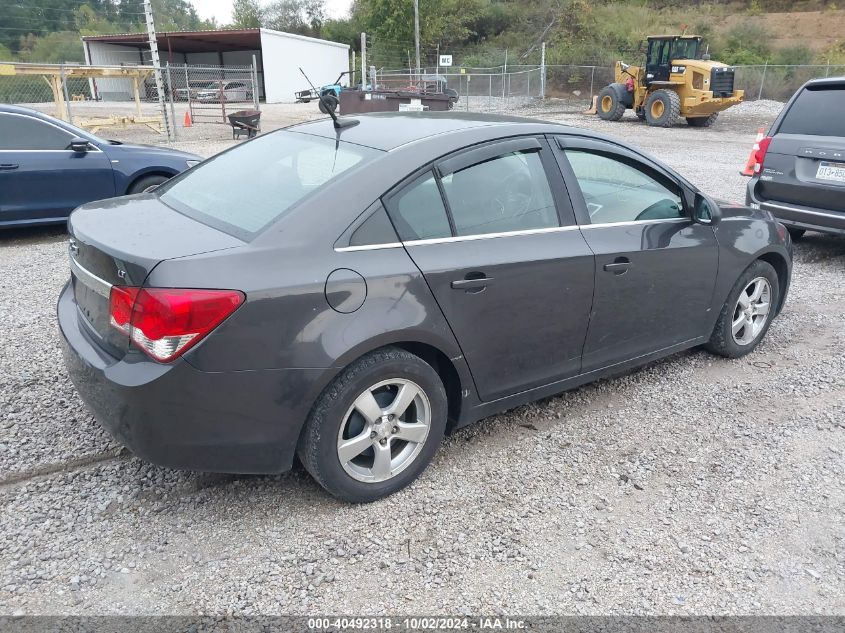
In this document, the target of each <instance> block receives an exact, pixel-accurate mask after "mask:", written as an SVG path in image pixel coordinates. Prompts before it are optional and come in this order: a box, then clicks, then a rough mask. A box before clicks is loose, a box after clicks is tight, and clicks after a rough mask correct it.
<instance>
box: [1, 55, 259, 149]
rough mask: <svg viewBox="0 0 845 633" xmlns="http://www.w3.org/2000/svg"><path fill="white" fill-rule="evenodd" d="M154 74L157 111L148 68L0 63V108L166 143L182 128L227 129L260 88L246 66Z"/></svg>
mask: <svg viewBox="0 0 845 633" xmlns="http://www.w3.org/2000/svg"><path fill="white" fill-rule="evenodd" d="M161 72H162V79H163V85H164V93H165V94H164V95H163V97H164V99H163V102H164V108H163V109H162V104H161V103H160V102H159V95H158V90H157V88H156V82H155V78H154V69H153V68H152V67H151V66H141V65H137V64H127V65H120V66H84V65H81V64H22V63H12V62H0V103H10V104H17V105H23V106H26V107H30V108H33V109H36V110H39V111H41V112H45V113H47V114H51V115H53V116H55V117H57V118H60V119H64V120H66V121H68V122H69V123H74V124H76V125H80V126H82V127H85V128H87V129H89V130H90V131H92V132H97V131H99V130H101V129H103V128H108V127H110V126H126V125H132V124H141V125H144V126H147V127H148V128H149V127H154V128H155V129H157V130H158V131H159V132H161V133H162V134H163V135H164V136H165V138H169V139H170V140H175V138H176V136H177V132H178V130H179V129H180V128H182V127H183V126H184V125H185V124H188V125H190V126H193V125H201V124H204V123H229V120H228V116H229V115H230V114H232V113H234V112H237V111H240V110H258V109H259V99H260V98H261V96H262V95H263V86H262V85H261V83H260V81H259V80H258V73H257V70H256V68H255V66H254V65H252V66H186V65H182V66H170V65H167V66H165V67H163V68H162V69H161ZM83 74H84V75H85V76H80V75H83ZM185 114H187V115H188V116H187V117H185ZM177 124H178V125H177ZM213 135H214V134H208V135H207V136H213ZM195 136H200V135H196V134H195Z"/></svg>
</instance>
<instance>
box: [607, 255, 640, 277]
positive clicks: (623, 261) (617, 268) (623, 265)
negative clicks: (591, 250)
mask: <svg viewBox="0 0 845 633" xmlns="http://www.w3.org/2000/svg"><path fill="white" fill-rule="evenodd" d="M631 266H633V264H631V260H630V259H628V258H627V257H617V258H616V259H614V260H613V263H612V264H605V265H604V270H605V272H609V273H613V274H614V275H624V274H625V273H627V272H628V269H629V268H630V267H631Z"/></svg>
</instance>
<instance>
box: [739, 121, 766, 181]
mask: <svg viewBox="0 0 845 633" xmlns="http://www.w3.org/2000/svg"><path fill="white" fill-rule="evenodd" d="M764 138H766V128H762V127H761V128H760V129H759V130H757V140H756V141H754V147H752V148H751V156H749V157H748V162H746V163H745V169H742V170H740V172H739V173H740V174H742V175H743V176H753V175H754V165H756V164H757V152H758V151H759V150H760V141H762V140H763V139H764Z"/></svg>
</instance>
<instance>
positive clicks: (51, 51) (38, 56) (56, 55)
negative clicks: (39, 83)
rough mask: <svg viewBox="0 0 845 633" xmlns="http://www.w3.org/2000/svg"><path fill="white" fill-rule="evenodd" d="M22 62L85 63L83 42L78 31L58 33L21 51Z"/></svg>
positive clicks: (47, 36) (34, 41) (49, 34)
mask: <svg viewBox="0 0 845 633" xmlns="http://www.w3.org/2000/svg"><path fill="white" fill-rule="evenodd" d="M20 58H21V61H25V62H38V63H44V64H60V63H62V62H80V63H81V62H84V61H85V53H84V52H83V49H82V41H81V40H80V39H79V33H77V32H76V31H56V32H55V33H48V34H47V35H45V36H44V37H37V38H35V39H34V40H33V41H32V45H31V48H27V49H24V50H21V52H20Z"/></svg>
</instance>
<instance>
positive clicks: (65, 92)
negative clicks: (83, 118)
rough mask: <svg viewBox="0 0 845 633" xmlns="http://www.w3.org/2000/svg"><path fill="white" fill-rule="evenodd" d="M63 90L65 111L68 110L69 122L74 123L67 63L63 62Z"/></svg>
mask: <svg viewBox="0 0 845 633" xmlns="http://www.w3.org/2000/svg"><path fill="white" fill-rule="evenodd" d="M61 81H62V92H63V93H64V97H65V111H66V112H67V122H68V123H71V124H72V123H73V113H72V112H71V105H70V98H69V97H68V94H67V77H65V65H64V64H62V69H61Z"/></svg>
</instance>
